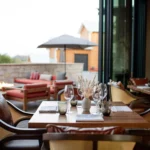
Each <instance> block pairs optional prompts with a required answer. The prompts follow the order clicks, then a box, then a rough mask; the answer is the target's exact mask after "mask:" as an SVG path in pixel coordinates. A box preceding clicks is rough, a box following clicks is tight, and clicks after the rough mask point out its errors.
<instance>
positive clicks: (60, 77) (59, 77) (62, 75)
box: [56, 72, 66, 80]
mask: <svg viewBox="0 0 150 150" xmlns="http://www.w3.org/2000/svg"><path fill="white" fill-rule="evenodd" d="M65 79H66V73H65V72H58V73H57V75H56V80H65Z"/></svg>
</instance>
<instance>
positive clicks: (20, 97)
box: [4, 83, 50, 110]
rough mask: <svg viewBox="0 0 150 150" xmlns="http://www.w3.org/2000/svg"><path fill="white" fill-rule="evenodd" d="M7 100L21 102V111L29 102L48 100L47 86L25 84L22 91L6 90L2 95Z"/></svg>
mask: <svg viewBox="0 0 150 150" xmlns="http://www.w3.org/2000/svg"><path fill="white" fill-rule="evenodd" d="M4 97H5V98H6V99H7V100H17V101H22V102H23V110H26V109H27V103H28V102H29V101H36V100H41V99H47V100H49V99H50V88H49V87H47V84H42V83H41V84H25V85H24V88H23V89H18V88H17V89H12V90H7V91H6V93H5V94H4Z"/></svg>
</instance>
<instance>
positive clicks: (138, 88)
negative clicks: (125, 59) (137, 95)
mask: <svg viewBox="0 0 150 150" xmlns="http://www.w3.org/2000/svg"><path fill="white" fill-rule="evenodd" d="M127 88H129V89H131V90H133V91H135V92H141V93H144V94H148V95H150V87H148V86H145V85H141V86H139V85H138V86H136V85H127Z"/></svg>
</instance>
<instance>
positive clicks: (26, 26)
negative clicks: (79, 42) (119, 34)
mask: <svg viewBox="0 0 150 150" xmlns="http://www.w3.org/2000/svg"><path fill="white" fill-rule="evenodd" d="M98 7H99V0H0V54H8V55H10V56H15V55H29V56H33V55H34V56H37V57H39V59H40V58H41V60H39V62H40V61H47V59H48V51H47V50H46V49H43V48H37V46H38V45H40V44H42V43H44V42H47V41H48V40H49V39H51V38H53V37H57V36H60V35H62V34H69V35H73V36H79V29H80V26H81V24H82V22H84V21H98V10H97V9H98ZM45 56H47V57H45ZM43 58H44V59H43Z"/></svg>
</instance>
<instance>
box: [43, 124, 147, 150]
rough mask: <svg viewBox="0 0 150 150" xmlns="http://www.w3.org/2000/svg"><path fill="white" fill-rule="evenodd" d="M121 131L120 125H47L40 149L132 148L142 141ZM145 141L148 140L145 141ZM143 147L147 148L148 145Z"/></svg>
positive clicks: (94, 149) (121, 149)
mask: <svg viewBox="0 0 150 150" xmlns="http://www.w3.org/2000/svg"><path fill="white" fill-rule="evenodd" d="M118 129H119V130H118ZM122 131H123V130H120V127H109V129H108V128H107V127H103V128H77V127H61V126H60V127H59V126H57V127H54V125H48V128H47V133H44V134H43V141H44V146H43V147H42V150H44V149H45V150H49V149H57V150H70V149H72V150H74V149H78V150H92V149H93V150H99V149H111V150H123V149H127V150H132V149H134V147H136V144H139V145H140V144H142V143H143V137H142V136H140V135H136V136H135V135H134V134H133V135H129V134H127V133H126V135H125V134H124V133H123V132H122ZM130 132H131V131H130ZM128 133H129V131H128ZM147 143H148V141H146V144H147ZM143 145H144V144H143ZM145 147H146V148H149V147H148V145H146V146H145ZM146 148H145V149H143V150H146Z"/></svg>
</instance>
